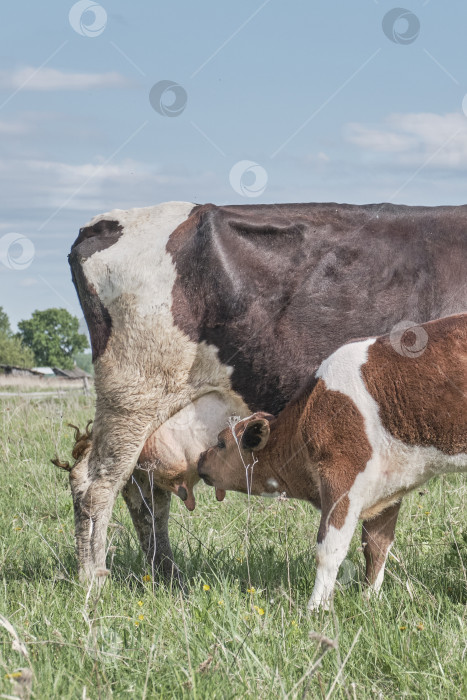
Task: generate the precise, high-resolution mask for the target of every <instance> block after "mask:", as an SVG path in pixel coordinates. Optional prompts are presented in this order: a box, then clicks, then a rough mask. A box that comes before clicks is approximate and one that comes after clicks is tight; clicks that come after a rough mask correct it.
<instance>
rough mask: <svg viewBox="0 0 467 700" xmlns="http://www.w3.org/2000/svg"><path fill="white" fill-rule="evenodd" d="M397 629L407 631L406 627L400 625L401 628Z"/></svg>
mask: <svg viewBox="0 0 467 700" xmlns="http://www.w3.org/2000/svg"><path fill="white" fill-rule="evenodd" d="M399 629H400V630H406V629H407V625H401V626H400V627H399Z"/></svg>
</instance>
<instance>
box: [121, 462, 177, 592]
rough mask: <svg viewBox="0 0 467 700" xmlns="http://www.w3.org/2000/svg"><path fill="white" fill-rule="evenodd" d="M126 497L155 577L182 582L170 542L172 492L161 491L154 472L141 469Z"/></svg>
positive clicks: (124, 496)
mask: <svg viewBox="0 0 467 700" xmlns="http://www.w3.org/2000/svg"><path fill="white" fill-rule="evenodd" d="M122 495H123V498H124V499H125V502H126V504H127V506H128V510H129V511H130V515H131V519H132V521H133V525H134V526H135V530H136V533H137V535H138V539H139V542H140V544H141V548H142V550H143V552H144V554H145V556H146V559H147V561H148V563H149V565H150V567H151V573H152V576H153V578H154V576H155V575H157V574H158V573H160V574H162V576H163V577H164V579H165V580H166V581H170V580H172V579H173V578H175V579H176V580H178V582H180V583H181V574H180V571H179V569H178V567H177V566H176V564H175V563H174V560H173V554H172V548H171V546H170V540H169V512H170V500H171V493H170V491H163V490H162V489H160V488H159V487H158V486H156V485H155V484H154V479H153V474H152V473H151V472H148V471H146V470H144V469H139V468H138V467H137V468H136V469H135V471H134V472H133V474H132V475H131V477H130V479H129V480H128V482H127V483H126V485H125V487H124V489H123V492H122Z"/></svg>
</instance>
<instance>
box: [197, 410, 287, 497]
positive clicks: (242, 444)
mask: <svg viewBox="0 0 467 700" xmlns="http://www.w3.org/2000/svg"><path fill="white" fill-rule="evenodd" d="M271 421H274V416H272V415H271V414H269V413H263V412H259V413H254V414H253V415H252V416H249V417H248V418H244V419H243V420H241V421H239V422H238V423H236V424H235V425H234V426H232V427H229V428H225V429H224V430H222V432H220V433H219V436H218V441H217V444H216V445H214V446H213V447H210V448H209V449H208V450H206V452H203V453H202V455H201V456H200V458H199V461H198V474H199V475H200V477H201V478H202V479H203V480H204V481H205V482H206V484H209V486H214V487H215V489H216V498H217V500H218V501H222V500H223V498H224V496H225V492H226V491H240V492H241V493H251V494H254V495H257V496H259V495H265V494H272V493H273V492H275V491H277V487H278V483H277V481H276V480H275V478H274V475H273V472H272V470H271V469H270V467H269V461H268V460H267V459H258V453H259V452H260V451H261V450H264V448H265V447H266V445H267V444H268V442H269V438H270V435H271Z"/></svg>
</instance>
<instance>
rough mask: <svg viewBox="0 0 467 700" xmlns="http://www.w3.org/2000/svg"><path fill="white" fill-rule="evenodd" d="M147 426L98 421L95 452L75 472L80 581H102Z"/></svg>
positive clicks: (115, 419) (117, 420) (72, 480)
mask: <svg viewBox="0 0 467 700" xmlns="http://www.w3.org/2000/svg"><path fill="white" fill-rule="evenodd" d="M146 432H147V426H145V425H142V424H138V422H136V421H135V422H132V423H131V424H130V422H129V421H128V420H125V421H122V419H120V418H119V417H118V416H110V417H109V416H106V420H105V421H104V420H99V419H98V416H97V415H96V420H95V422H94V426H93V433H92V449H91V451H90V453H89V454H88V455H86V456H85V457H84V458H83V459H82V460H81V461H80V462H79V463H78V464H77V465H76V466H75V467H74V468H73V470H72V471H71V473H70V484H71V491H72V496H73V505H74V511H75V531H76V549H77V555H78V560H79V571H80V578H81V579H82V580H84V581H89V580H93V579H96V580H98V581H100V580H102V578H104V577H105V576H106V575H107V573H108V572H107V570H106V565H105V554H106V546H105V545H106V537H107V528H108V524H109V520H110V517H111V515H112V509H113V505H114V503H115V499H116V497H117V494H118V492H119V491H120V490H121V488H122V487H123V485H124V484H125V483H126V482H127V481H128V479H129V477H130V475H131V473H132V472H133V469H134V466H135V464H136V460H137V459H138V455H139V453H140V451H141V449H142V446H143V444H144V440H145V436H146Z"/></svg>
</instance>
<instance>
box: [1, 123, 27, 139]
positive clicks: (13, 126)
mask: <svg viewBox="0 0 467 700" xmlns="http://www.w3.org/2000/svg"><path fill="white" fill-rule="evenodd" d="M29 130H30V127H29V124H24V123H21V122H0V134H4V135H7V136H15V135H17V134H26V133H28V132H29Z"/></svg>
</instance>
